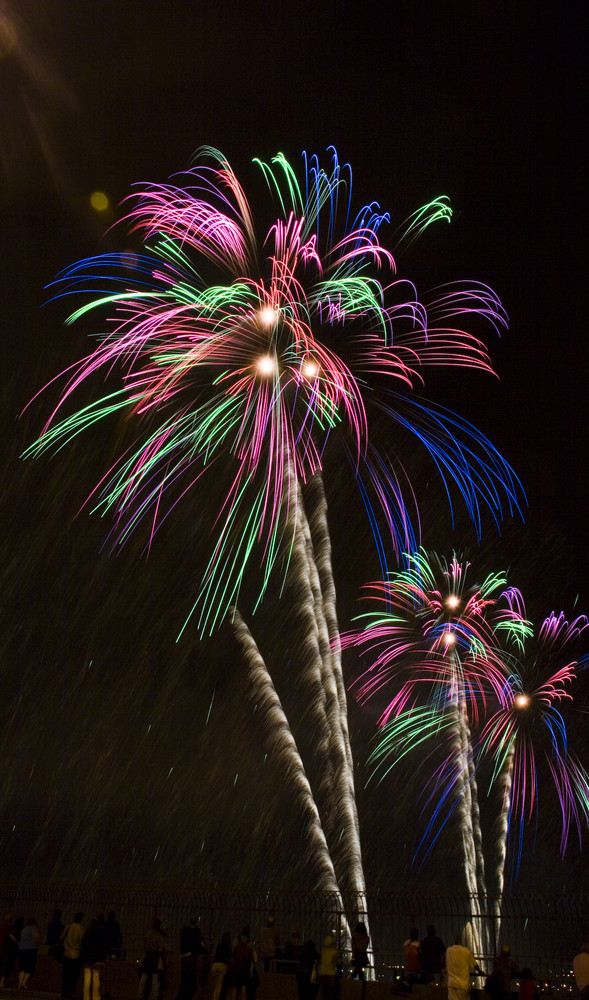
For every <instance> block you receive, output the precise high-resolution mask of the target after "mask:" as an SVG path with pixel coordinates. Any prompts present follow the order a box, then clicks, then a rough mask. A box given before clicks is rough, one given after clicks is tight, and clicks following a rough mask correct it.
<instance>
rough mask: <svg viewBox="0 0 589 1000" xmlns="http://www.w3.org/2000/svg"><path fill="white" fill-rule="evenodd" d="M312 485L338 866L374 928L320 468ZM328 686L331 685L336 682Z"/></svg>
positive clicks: (362, 915) (362, 914)
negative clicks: (331, 695)
mask: <svg viewBox="0 0 589 1000" xmlns="http://www.w3.org/2000/svg"><path fill="white" fill-rule="evenodd" d="M308 489H309V495H310V502H309V503H308V504H307V505H306V509H307V511H308V512H309V513H308V518H309V526H310V537H311V541H312V547H313V551H314V559H313V563H314V566H315V568H316V571H317V573H318V580H319V589H320V594H321V600H320V602H319V603H318V605H317V618H318V620H321V621H322V622H324V625H325V628H326V631H327V635H328V638H329V656H328V662H327V664H326V673H327V675H328V676H330V677H331V678H332V679H333V683H334V685H335V694H336V698H335V702H334V705H333V709H334V710H333V713H332V714H330V716H329V718H330V722H331V725H332V732H331V737H332V747H333V752H334V755H335V757H336V760H337V762H338V763H337V766H336V774H335V780H334V784H333V795H332V803H333V812H334V817H336V818H337V827H338V829H339V844H338V847H339V850H338V855H337V868H338V873H339V875H340V878H341V882H342V885H344V886H345V888H346V889H350V890H351V891H352V892H353V894H354V900H355V908H356V916H357V918H358V919H359V920H362V921H363V922H364V923H365V924H366V928H367V930H368V931H369V923H368V913H367V905H366V880H365V877H364V866H363V863H362V848H361V844H360V824H359V821H358V810H357V806H356V789H355V783H354V762H353V758H352V749H351V745H350V735H349V726H348V702H347V696H346V688H345V683H344V676H343V670H342V655H341V644H340V637H339V625H338V620H337V610H336V591H335V581H334V577H333V564H332V559H331V538H330V534H329V526H328V523H327V500H326V497H325V490H324V486H323V479H322V477H321V474H320V473H317V474H316V475H315V476H314V477H313V479H312V480H311V483H310V484H309V487H308ZM320 627H322V626H320ZM328 687H329V690H331V682H330V683H329V684H328ZM340 865H341V867H340Z"/></svg>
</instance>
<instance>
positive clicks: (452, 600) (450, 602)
mask: <svg viewBox="0 0 589 1000" xmlns="http://www.w3.org/2000/svg"><path fill="white" fill-rule="evenodd" d="M459 604H460V598H459V597H456V594H450V596H449V597H447V598H446V607H448V608H457V607H458V605H459Z"/></svg>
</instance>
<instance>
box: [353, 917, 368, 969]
mask: <svg viewBox="0 0 589 1000" xmlns="http://www.w3.org/2000/svg"><path fill="white" fill-rule="evenodd" d="M369 944H370V938H369V936H368V932H367V930H366V924H363V923H359V924H356V926H355V928H354V933H353V934H352V979H355V978H356V976H358V979H364V969H365V968H366V966H367V965H368V945H369Z"/></svg>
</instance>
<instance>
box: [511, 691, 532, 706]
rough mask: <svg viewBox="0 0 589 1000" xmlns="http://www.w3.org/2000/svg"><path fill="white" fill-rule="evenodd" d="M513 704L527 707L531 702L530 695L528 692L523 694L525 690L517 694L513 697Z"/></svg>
mask: <svg viewBox="0 0 589 1000" xmlns="http://www.w3.org/2000/svg"><path fill="white" fill-rule="evenodd" d="M513 704H514V705H515V707H516V708H527V707H528V705H529V704H530V699H529V696H528V695H527V694H523V692H522V693H521V694H516V696H515V698H514V699H513Z"/></svg>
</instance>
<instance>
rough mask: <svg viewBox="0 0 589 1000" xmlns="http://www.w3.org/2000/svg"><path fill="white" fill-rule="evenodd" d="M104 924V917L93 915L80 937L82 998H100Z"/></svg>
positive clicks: (103, 953) (104, 951) (104, 954)
mask: <svg viewBox="0 0 589 1000" xmlns="http://www.w3.org/2000/svg"><path fill="white" fill-rule="evenodd" d="M104 926H105V924H104V917H102V918H100V917H95V918H94V919H93V920H91V921H90V926H89V928H88V930H87V931H86V932H85V933H84V936H83V937H82V946H81V949H80V962H81V965H82V968H83V970H84V1000H100V968H101V966H102V965H103V964H104V961H105V959H106V945H105V943H104Z"/></svg>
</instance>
